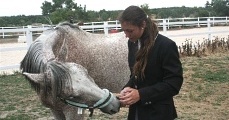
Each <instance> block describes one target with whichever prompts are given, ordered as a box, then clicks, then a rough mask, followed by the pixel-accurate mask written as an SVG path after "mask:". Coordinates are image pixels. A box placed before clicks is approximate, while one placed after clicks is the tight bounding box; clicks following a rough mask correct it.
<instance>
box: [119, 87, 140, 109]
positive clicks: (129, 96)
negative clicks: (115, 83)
mask: <svg viewBox="0 0 229 120" xmlns="http://www.w3.org/2000/svg"><path fill="white" fill-rule="evenodd" d="M118 97H119V99H120V102H121V104H122V106H126V105H132V104H134V103H136V102H138V101H139V100H140V96H139V92H138V90H137V89H133V88H130V87H126V88H124V89H123V90H122V91H121V92H120V94H119V95H118Z"/></svg>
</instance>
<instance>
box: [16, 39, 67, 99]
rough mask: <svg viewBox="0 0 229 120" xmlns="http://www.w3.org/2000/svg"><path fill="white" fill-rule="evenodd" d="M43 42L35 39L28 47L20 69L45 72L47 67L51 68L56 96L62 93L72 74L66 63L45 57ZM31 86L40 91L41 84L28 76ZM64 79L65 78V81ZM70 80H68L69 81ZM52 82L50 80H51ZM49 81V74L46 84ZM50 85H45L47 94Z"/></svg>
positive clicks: (53, 91)
mask: <svg viewBox="0 0 229 120" xmlns="http://www.w3.org/2000/svg"><path fill="white" fill-rule="evenodd" d="M43 47H44V45H43V43H42V42H41V41H40V40H37V41H34V43H33V44H31V46H30V47H29V49H28V52H27V54H26V55H25V57H24V59H23V60H22V61H21V65H20V69H21V70H22V72H27V73H44V72H45V71H46V70H47V67H49V68H50V69H51V72H52V74H53V75H52V76H53V77H54V78H53V80H52V81H53V83H51V85H52V86H51V88H52V90H51V91H52V94H53V95H54V96H56V95H57V94H60V91H61V90H62V88H63V87H64V86H65V85H64V84H65V83H67V84H68V83H70V84H71V82H70V80H71V78H70V75H69V72H68V69H67V67H66V66H65V64H64V63H61V62H58V61H56V60H54V58H53V59H51V60H48V61H47V59H46V58H45V57H44V54H43V50H42V49H43ZM26 79H27V80H28V81H29V83H30V85H31V87H32V88H33V89H34V90H35V91H36V92H37V93H40V89H41V86H40V85H39V84H37V83H35V82H33V81H31V80H29V79H28V78H26ZM63 80H65V81H64V82H63ZM67 80H68V81H67ZM49 83H50V82H49ZM49 83H48V81H47V76H45V78H44V84H45V85H48V84H49ZM49 88H50V87H49V86H45V89H44V93H45V94H46V95H47V94H48V92H51V91H50V89H49Z"/></svg>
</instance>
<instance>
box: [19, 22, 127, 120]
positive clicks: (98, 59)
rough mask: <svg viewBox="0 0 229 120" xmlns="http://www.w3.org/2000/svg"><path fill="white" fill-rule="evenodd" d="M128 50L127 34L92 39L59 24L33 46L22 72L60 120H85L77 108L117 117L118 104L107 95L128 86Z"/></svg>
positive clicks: (43, 101) (94, 36)
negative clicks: (99, 110) (99, 111)
mask: <svg viewBox="0 0 229 120" xmlns="http://www.w3.org/2000/svg"><path fill="white" fill-rule="evenodd" d="M127 50H128V48H127V38H125V35H124V34H123V33H115V34H109V35H104V34H92V33H88V32H85V31H83V30H82V29H80V28H79V27H78V26H74V25H72V24H69V23H60V24H59V25H58V26H57V27H56V28H55V29H50V30H46V31H44V32H43V34H41V35H40V36H39V37H38V38H37V39H36V40H35V41H34V42H33V43H32V44H31V46H30V48H29V50H28V52H27V54H26V56H25V58H24V59H23V60H22V62H21V69H22V72H23V73H24V75H25V76H27V78H28V80H29V81H30V83H31V85H32V87H33V88H34V89H35V90H36V92H37V93H38V96H39V97H40V99H41V102H42V103H43V104H44V105H45V106H47V107H49V108H51V110H52V112H53V114H54V117H55V119H61V120H62V119H69V120H71V119H83V115H80V114H77V108H76V107H81V108H89V106H90V108H93V106H96V107H97V108H100V109H101V110H102V111H103V112H105V113H108V114H113V113H116V112H118V110H119V102H118V100H117V99H116V98H115V97H113V95H111V94H110V92H109V91H108V90H107V89H109V90H110V91H111V92H113V93H116V92H120V90H121V88H122V87H123V85H124V84H125V83H126V82H127V80H128V77H129V74H130V73H129V68H128V63H127V56H128V55H127ZM93 80H94V81H95V83H94V82H93ZM96 84H97V85H98V86H97V85H96ZM98 87H99V88H106V89H104V90H102V89H99V88H98ZM96 100H97V101H96ZM108 102H109V103H108ZM66 103H67V104H66ZM69 104H70V105H69ZM98 104H99V105H98ZM107 104H108V105H107ZM85 105H86V106H85ZM74 106H76V107H74ZM98 106H100V107H98ZM101 106H102V107H101ZM96 107H94V108H96ZM92 110H93V109H92Z"/></svg>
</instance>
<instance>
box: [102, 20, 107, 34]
mask: <svg viewBox="0 0 229 120" xmlns="http://www.w3.org/2000/svg"><path fill="white" fill-rule="evenodd" d="M103 30H104V33H105V35H108V22H104V28H103Z"/></svg>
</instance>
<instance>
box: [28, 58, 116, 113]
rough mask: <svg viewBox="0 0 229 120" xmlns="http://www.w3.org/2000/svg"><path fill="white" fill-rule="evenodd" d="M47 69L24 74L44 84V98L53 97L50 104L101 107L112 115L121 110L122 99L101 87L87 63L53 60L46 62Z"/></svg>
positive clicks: (42, 88)
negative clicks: (120, 100) (91, 75)
mask: <svg viewBox="0 0 229 120" xmlns="http://www.w3.org/2000/svg"><path fill="white" fill-rule="evenodd" d="M43 71H44V72H43V73H39V74H31V73H26V72H25V73H23V74H24V75H25V76H26V77H27V78H28V79H30V80H31V81H33V82H35V83H36V84H39V85H40V86H41V87H40V89H41V91H43V93H42V92H41V94H43V97H42V98H43V99H44V98H48V99H49V100H51V103H49V105H50V106H53V107H54V106H56V104H63V103H66V104H68V105H71V106H76V107H80V108H85V109H87V108H88V109H89V110H93V109H94V108H99V109H100V110H101V111H103V112H104V113H108V114H114V113H116V112H118V111H119V107H120V102H119V100H118V99H117V98H116V97H115V96H114V95H113V94H111V93H110V92H109V91H108V90H107V89H100V88H99V87H98V86H97V85H96V84H95V82H94V80H93V79H92V78H91V77H90V76H89V75H88V72H87V70H86V69H85V68H84V67H83V66H81V65H79V64H76V63H65V62H64V63H63V62H58V61H56V60H53V61H49V62H48V63H47V64H46V65H45V67H44V70H43ZM50 96H52V97H51V98H50ZM50 106H49V107H50Z"/></svg>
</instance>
